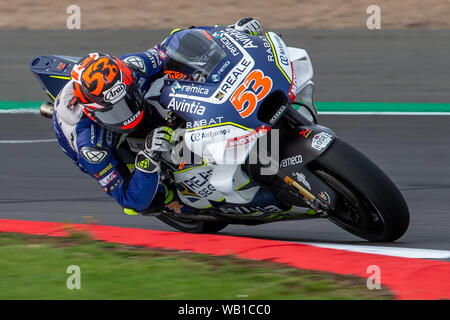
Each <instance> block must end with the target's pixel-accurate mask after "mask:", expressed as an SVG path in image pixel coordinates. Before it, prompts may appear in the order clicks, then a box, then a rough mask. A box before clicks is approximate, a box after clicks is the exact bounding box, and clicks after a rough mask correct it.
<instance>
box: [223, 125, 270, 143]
mask: <svg viewBox="0 0 450 320" xmlns="http://www.w3.org/2000/svg"><path fill="white" fill-rule="evenodd" d="M269 131H270V128H269V127H267V126H264V125H262V126H260V127H259V128H257V129H256V130H253V131H252V132H250V133H247V134H245V135H243V136H240V137H236V138H230V139H228V140H227V148H234V147H236V146H242V145H246V144H248V143H250V142H253V141H256V139H258V138H260V137H262V136H263V135H265V134H266V133H268V132H269Z"/></svg>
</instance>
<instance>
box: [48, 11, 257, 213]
mask: <svg viewBox="0 0 450 320" xmlns="http://www.w3.org/2000/svg"><path fill="white" fill-rule="evenodd" d="M231 26H232V27H234V28H235V29H236V30H238V31H242V32H246V33H249V34H252V35H260V34H262V27H261V24H260V23H259V22H258V21H257V20H255V19H253V18H243V19H240V20H239V21H237V22H236V23H235V24H234V25H231ZM231 26H230V27H231ZM193 28H194V29H201V30H208V29H211V28H213V27H197V28H195V27H191V28H190V29H193ZM181 31H183V30H181V29H175V30H173V31H172V32H171V34H170V36H169V37H168V38H166V39H165V40H164V41H163V42H162V43H161V44H160V45H157V46H154V47H153V48H151V49H149V50H147V51H145V52H138V53H132V54H126V55H123V56H121V57H120V59H119V58H117V57H114V56H111V55H107V54H102V53H91V54H89V55H88V56H86V57H84V58H83V59H81V60H80V61H79V62H78V63H77V64H76V65H75V66H74V68H73V70H72V74H71V80H70V81H69V82H68V83H67V84H66V85H65V86H64V88H63V89H62V90H61V92H60V93H59V95H58V96H57V97H56V99H55V102H54V112H53V121H52V123H53V128H54V131H55V134H56V136H57V139H58V142H59V144H60V146H61V148H62V150H63V151H64V152H65V153H66V155H67V156H69V157H70V158H71V159H72V160H73V161H74V162H75V163H76V164H77V165H78V167H79V168H80V169H81V170H82V171H83V172H85V173H87V174H89V175H90V176H92V177H93V178H94V179H96V180H97V182H98V183H99V185H100V187H101V188H102V189H103V190H104V191H105V192H106V193H107V194H108V195H109V196H111V197H113V198H114V199H115V200H116V201H117V202H118V203H119V205H120V206H121V207H123V209H124V213H126V214H128V215H136V214H139V213H145V212H147V211H148V209H149V208H150V206H152V207H154V206H155V205H157V206H159V207H165V209H166V210H170V211H172V212H174V213H182V214H185V213H189V212H191V211H192V210H193V209H192V208H190V207H187V206H184V205H183V204H182V203H181V201H180V200H179V198H178V196H177V193H176V192H174V191H173V190H170V188H168V187H167V186H165V185H164V183H163V182H161V181H160V179H161V177H160V155H161V153H162V152H165V151H168V150H170V149H171V147H172V146H173V144H174V142H175V140H174V139H175V136H174V131H173V130H172V129H171V128H169V127H167V126H164V123H165V122H164V118H163V117H162V116H161V115H160V114H158V113H157V112H155V111H154V110H152V108H151V106H150V105H149V104H148V102H147V101H146V98H148V97H157V96H158V95H159V90H160V89H161V87H160V86H159V85H158V84H157V80H158V79H161V78H163V77H164V76H165V74H168V73H167V72H165V64H166V62H167V61H168V60H169V59H168V55H167V53H166V52H165V50H164V43H165V42H166V41H168V40H170V38H171V37H173V36H176V35H177V33H178V32H181ZM184 32H187V31H186V30H185V31H184ZM168 76H169V77H170V74H168ZM183 76H185V77H190V78H191V79H194V80H197V81H202V78H201V77H199V75H192V74H191V75H190V74H185V75H183ZM143 123H145V124H146V125H145V126H141V125H142V124H143ZM144 127H145V128H144ZM150 130H151V131H150ZM149 131H150V132H149ZM130 136H133V137H136V138H140V139H142V140H143V141H144V147H143V150H132V149H133V148H132V146H131V145H127V143H124V141H125V140H126V138H127V137H130ZM136 151H138V152H137V155H135V152H136Z"/></svg>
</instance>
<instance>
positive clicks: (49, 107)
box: [39, 102, 54, 119]
mask: <svg viewBox="0 0 450 320" xmlns="http://www.w3.org/2000/svg"><path fill="white" fill-rule="evenodd" d="M53 109H54V107H53V103H51V102H44V103H43V104H41V107H40V108H39V111H40V113H41V116H43V117H45V118H50V119H51V118H52V116H53Z"/></svg>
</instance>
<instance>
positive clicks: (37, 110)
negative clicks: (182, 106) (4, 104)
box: [0, 109, 40, 114]
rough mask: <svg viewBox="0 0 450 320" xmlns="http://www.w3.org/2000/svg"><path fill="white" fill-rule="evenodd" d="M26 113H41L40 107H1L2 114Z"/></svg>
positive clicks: (0, 112)
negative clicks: (4, 108) (3, 108)
mask: <svg viewBox="0 0 450 320" xmlns="http://www.w3.org/2000/svg"><path fill="white" fill-rule="evenodd" d="M25 113H32V114H39V113H40V111H39V109H6V110H2V109H0V114H25Z"/></svg>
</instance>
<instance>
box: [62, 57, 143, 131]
mask: <svg viewBox="0 0 450 320" xmlns="http://www.w3.org/2000/svg"><path fill="white" fill-rule="evenodd" d="M71 76H72V80H73V91H74V94H75V96H76V98H77V99H78V101H79V102H80V103H81V104H82V105H83V106H84V108H83V112H84V113H85V114H86V116H88V117H89V118H90V119H92V120H93V121H95V122H97V123H99V124H100V125H102V126H104V127H106V128H108V129H111V130H113V131H116V132H132V131H134V130H136V129H137V128H138V126H139V125H140V124H141V122H142V119H143V116H144V103H143V100H144V98H143V94H142V92H141V90H140V89H139V86H138V83H137V80H136V76H135V74H134V72H133V70H132V69H131V68H130V67H129V66H128V65H126V64H125V63H124V62H123V61H122V60H120V59H118V58H116V57H114V56H110V55H107V54H102V53H90V54H89V55H88V56H86V57H84V58H82V59H81V60H80V61H79V62H78V63H77V64H76V65H75V66H74V68H73V69H72V74H71Z"/></svg>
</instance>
